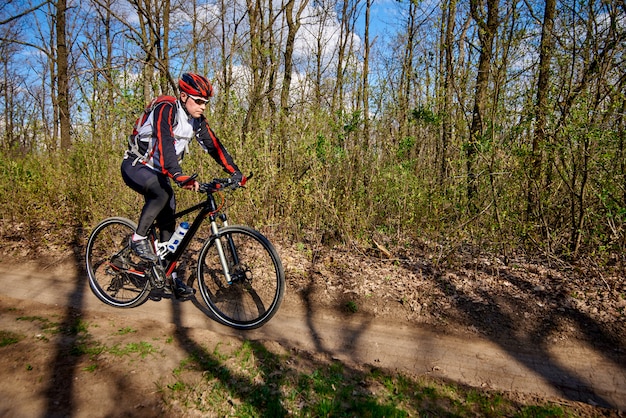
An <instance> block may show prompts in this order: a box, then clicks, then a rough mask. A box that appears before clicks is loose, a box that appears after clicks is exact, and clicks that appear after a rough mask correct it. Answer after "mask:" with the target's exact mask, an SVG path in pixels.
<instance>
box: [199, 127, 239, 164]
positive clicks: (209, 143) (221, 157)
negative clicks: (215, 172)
mask: <svg viewBox="0 0 626 418" xmlns="http://www.w3.org/2000/svg"><path fill="white" fill-rule="evenodd" d="M197 138H198V142H200V145H202V148H204V150H205V151H206V152H208V153H209V155H210V156H211V157H213V159H214V160H215V161H217V163H218V164H219V165H221V166H222V167H224V170H226V172H227V173H228V174H233V173H235V172H240V170H239V167H237V165H236V164H235V162H234V161H233V157H231V155H230V153H229V152H228V150H227V149H226V147H224V145H222V143H221V142H220V140H219V139H218V138H217V136H216V135H215V133H214V132H213V130H212V129H211V127H210V126H209V124H208V122H207V120H206V118H205V117H204V115H203V116H202V118H201V119H200V129H199V131H198V134H197Z"/></svg>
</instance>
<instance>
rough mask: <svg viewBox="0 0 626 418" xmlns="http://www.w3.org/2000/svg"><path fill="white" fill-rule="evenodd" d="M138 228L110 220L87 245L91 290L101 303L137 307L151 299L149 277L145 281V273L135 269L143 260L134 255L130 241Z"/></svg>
mask: <svg viewBox="0 0 626 418" xmlns="http://www.w3.org/2000/svg"><path fill="white" fill-rule="evenodd" d="M136 227H137V225H136V224H135V223H134V222H133V221H131V220H129V219H126V218H119V217H113V218H107V219H105V220H103V221H102V222H100V223H99V224H98V226H96V227H95V228H94V230H93V231H92V232H91V235H90V236H89V241H87V249H86V252H85V262H86V265H87V275H88V276H89V287H90V288H91V291H92V292H93V293H94V294H95V295H96V296H97V297H98V299H100V300H101V301H102V302H104V303H106V304H108V305H111V306H114V307H116V308H132V307H135V306H137V305H140V304H142V303H143V302H145V301H146V299H148V297H149V296H150V290H151V285H150V280H149V278H148V276H147V273H143V277H142V275H141V273H140V271H141V270H140V269H135V268H134V267H135V266H137V265H138V264H139V259H138V258H136V256H135V255H134V254H132V253H131V251H130V246H129V239H130V237H131V235H132V234H133V233H134V232H135V229H136ZM132 272H135V273H132Z"/></svg>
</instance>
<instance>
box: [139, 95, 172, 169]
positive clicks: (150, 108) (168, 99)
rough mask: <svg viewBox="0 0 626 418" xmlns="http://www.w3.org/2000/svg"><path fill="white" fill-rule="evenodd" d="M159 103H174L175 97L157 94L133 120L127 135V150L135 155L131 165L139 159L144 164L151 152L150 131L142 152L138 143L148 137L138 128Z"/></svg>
mask: <svg viewBox="0 0 626 418" xmlns="http://www.w3.org/2000/svg"><path fill="white" fill-rule="evenodd" d="M161 103H170V104H172V105H173V104H175V103H176V97H173V96H158V97H155V98H154V99H152V101H151V102H150V103H149V104H148V106H146V108H145V109H144V111H143V113H142V114H141V115H140V116H139V117H138V118H137V120H136V121H135V125H134V126H133V133H132V134H130V135H129V136H128V152H130V154H132V155H133V156H135V157H137V158H136V159H135V161H134V162H133V165H135V164H136V163H137V161H140V162H141V163H142V164H145V163H146V162H147V161H148V160H149V159H150V154H151V152H152V147H153V144H152V133H150V134H149V137H150V138H149V139H148V141H144V142H148V147H147V149H146V152H145V153H142V152H141V150H140V148H139V143H140V142H141V141H142V140H144V139H146V138H147V137H148V135H147V134H144V135H139V129H140V128H141V127H142V126H143V125H144V124H145V123H146V121H147V120H148V118H149V117H150V115H152V112H153V111H154V109H155V108H156V107H157V106H158V105H160V104H161Z"/></svg>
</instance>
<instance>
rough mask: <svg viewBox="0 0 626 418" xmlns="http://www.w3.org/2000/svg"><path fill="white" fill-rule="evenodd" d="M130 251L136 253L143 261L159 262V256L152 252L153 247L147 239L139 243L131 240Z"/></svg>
mask: <svg viewBox="0 0 626 418" xmlns="http://www.w3.org/2000/svg"><path fill="white" fill-rule="evenodd" d="M130 249H131V250H132V251H133V252H134V253H135V255H136V256H137V257H139V258H141V259H142V260H145V261H150V262H151V263H154V262H156V261H157V260H158V257H157V255H156V254H155V253H154V251H153V250H152V245H150V241H148V240H147V239H140V240H139V241H133V239H132V238H131V239H130Z"/></svg>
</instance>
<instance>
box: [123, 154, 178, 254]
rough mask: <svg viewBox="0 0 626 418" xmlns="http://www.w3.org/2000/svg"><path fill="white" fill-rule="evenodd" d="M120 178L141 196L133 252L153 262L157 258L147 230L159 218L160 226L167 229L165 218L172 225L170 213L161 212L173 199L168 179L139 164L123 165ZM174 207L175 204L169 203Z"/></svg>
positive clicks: (126, 162)
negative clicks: (147, 237)
mask: <svg viewBox="0 0 626 418" xmlns="http://www.w3.org/2000/svg"><path fill="white" fill-rule="evenodd" d="M121 170H122V178H123V179H124V182H125V183H126V184H127V185H128V186H129V187H130V188H131V189H133V190H135V191H136V192H137V193H140V194H142V195H143V196H144V201H145V204H144V207H143V209H142V211H141V215H140V216H139V222H138V224H137V230H136V231H135V235H134V236H133V240H132V242H131V248H132V250H133V251H134V252H135V253H136V254H137V255H138V256H139V257H141V258H143V259H145V260H148V261H156V259H157V257H156V254H154V250H153V248H152V246H151V245H150V243H149V242H148V240H146V239H145V238H146V236H147V234H148V230H149V229H150V226H151V225H152V223H153V222H154V221H155V219H156V218H157V217H158V216H161V222H163V224H164V225H167V217H168V216H169V217H170V218H171V221H170V222H171V223H173V222H174V219H173V212H172V211H171V210H170V209H169V208H168V210H167V211H166V213H165V214H164V215H161V212H162V211H163V210H164V208H166V207H167V206H168V202H170V201H172V200H173V199H174V197H173V196H174V191H173V190H172V187H171V185H170V184H169V181H168V179H167V177H166V176H165V175H163V174H161V173H158V172H156V171H154V170H152V169H150V168H149V167H146V166H144V165H141V164H136V165H133V164H132V161H131V160H124V161H123V162H122V167H121ZM172 205H175V203H172Z"/></svg>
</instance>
